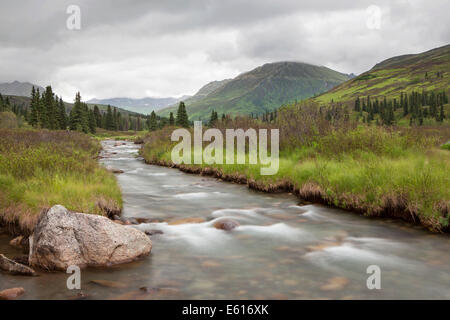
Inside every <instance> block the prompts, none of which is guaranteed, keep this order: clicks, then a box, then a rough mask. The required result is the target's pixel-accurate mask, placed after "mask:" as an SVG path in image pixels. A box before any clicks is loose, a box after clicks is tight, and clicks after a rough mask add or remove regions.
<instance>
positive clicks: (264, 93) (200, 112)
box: [157, 62, 350, 120]
mask: <svg viewBox="0 0 450 320" xmlns="http://www.w3.org/2000/svg"><path fill="white" fill-rule="evenodd" d="M348 79H350V77H349V75H347V74H344V73H340V72H337V71H334V70H332V69H329V68H327V67H323V66H315V65H311V64H307V63H302V62H275V63H267V64H264V65H263V66H260V67H257V68H255V69H253V70H251V71H248V72H245V73H242V74H240V75H238V76H237V77H236V78H234V79H226V80H222V81H214V82H211V83H209V84H207V85H206V86H204V87H202V88H201V89H200V90H199V91H198V92H197V94H196V95H194V96H193V97H192V98H190V99H187V100H185V104H186V109H187V112H188V115H189V117H190V119H191V120H197V119H203V120H206V119H208V118H209V116H210V114H211V112H212V110H215V111H216V112H218V113H219V114H222V113H225V114H228V115H231V116H235V115H238V114H241V115H248V114H250V113H254V114H261V113H263V112H266V111H270V110H274V109H275V108H278V107H279V106H280V105H283V104H287V103H290V102H293V101H295V100H302V99H306V98H309V97H312V96H314V95H315V94H319V93H322V92H325V91H328V90H329V89H331V88H333V87H335V86H336V85H339V84H341V83H342V82H344V81H346V80H348ZM170 112H176V106H172V107H169V108H164V109H162V110H160V111H158V112H157V113H158V114H160V115H162V116H168V114H169V113H170Z"/></svg>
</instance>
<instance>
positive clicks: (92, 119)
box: [88, 110, 97, 133]
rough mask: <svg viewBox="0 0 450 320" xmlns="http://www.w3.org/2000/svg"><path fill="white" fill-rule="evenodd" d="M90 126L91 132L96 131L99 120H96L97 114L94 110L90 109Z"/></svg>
mask: <svg viewBox="0 0 450 320" xmlns="http://www.w3.org/2000/svg"><path fill="white" fill-rule="evenodd" d="M88 126H89V132H90V133H95V132H96V127H97V122H96V120H95V114H94V111H93V110H88Z"/></svg>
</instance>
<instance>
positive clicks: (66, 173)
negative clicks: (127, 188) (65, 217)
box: [0, 130, 122, 234]
mask: <svg viewBox="0 0 450 320" xmlns="http://www.w3.org/2000/svg"><path fill="white" fill-rule="evenodd" d="M100 148H101V147H100V144H99V143H98V142H97V141H95V140H93V139H91V138H90V137H89V136H87V135H84V134H81V133H78V132H66V131H47V130H0V222H1V223H4V224H7V225H9V226H10V227H11V228H12V227H16V228H17V227H18V230H16V231H18V232H21V233H25V234H26V233H30V232H31V231H32V230H33V228H34V225H35V223H36V220H37V218H38V215H39V213H40V212H41V211H42V210H43V209H45V208H48V207H50V206H53V205H55V204H61V205H64V206H65V207H67V208H68V209H69V210H73V211H78V212H86V213H95V214H103V215H107V214H111V213H112V212H119V211H120V209H121V206H122V198H121V193H120V189H119V187H118V184H117V181H116V179H115V177H114V176H113V175H112V174H111V173H109V172H107V170H105V169H104V168H102V167H100V166H99V164H98V162H97V161H96V157H97V154H98V152H99V150H100Z"/></svg>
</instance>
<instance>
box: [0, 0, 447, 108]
mask: <svg viewBox="0 0 450 320" xmlns="http://www.w3.org/2000/svg"><path fill="white" fill-rule="evenodd" d="M73 4H74V5H78V6H79V7H80V9H81V29H80V30H69V29H68V28H67V26H66V21H67V19H68V18H69V14H67V13H66V10H67V7H68V6H69V5H73ZM373 5H375V6H378V7H379V8H380V10H381V19H380V20H379V24H378V23H377V21H378V20H377V19H376V16H377V14H376V11H373V10H371V9H369V10H367V8H368V7H369V6H373ZM374 12H375V13H374ZM448 12H450V2H449V1H448V0H433V1H429V0H428V1H427V0H397V1H387V0H386V1H374V0H372V1H365V0H358V1H355V0H352V1H346V0H339V1H337V0H326V1H321V0H312V1H300V0H290V1H286V0H255V1H245V0H232V1H230V0H220V1H215V0H193V1H190V0H179V1H178V0H177V1H172V0H166V1H149V0H134V1H132V0H105V1H101V0H100V1H99V0H96V1H92V0H81V1H80V0H69V1H66V0H54V1H49V0H42V1H35V0H28V1H23V0H16V1H2V4H1V10H0V61H1V64H0V82H10V81H13V80H19V81H30V82H33V83H36V84H39V85H42V86H45V85H47V84H51V85H52V86H53V87H54V89H55V91H56V92H57V93H59V94H61V95H62V96H63V97H64V99H65V100H67V101H71V100H73V96H74V95H75V92H76V91H78V90H79V91H81V94H82V97H83V99H86V100H87V99H90V98H93V97H97V98H109V97H117V96H128V97H134V98H140V97H145V96H155V97H165V96H181V95H184V94H194V93H195V92H196V91H197V90H198V89H199V88H200V87H201V86H203V85H204V84H206V83H208V82H209V81H213V80H222V79H225V78H232V77H235V76H237V75H238V74H239V73H242V72H245V71H249V70H251V69H253V68H255V67H257V66H259V65H262V64H264V63H267V62H275V61H284V60H289V61H302V62H308V63H312V64H317V65H324V66H327V67H329V68H332V69H335V70H337V71H340V72H345V73H351V72H353V73H361V72H364V71H366V70H368V69H370V68H371V67H372V66H373V65H374V64H375V63H377V62H379V61H381V60H384V59H386V58H389V57H392V56H395V55H400V54H406V53H418V52H422V51H426V50H429V49H432V48H435V47H438V46H442V45H445V44H448V43H450V24H449V21H450V20H449V19H448ZM378 27H379V28H378Z"/></svg>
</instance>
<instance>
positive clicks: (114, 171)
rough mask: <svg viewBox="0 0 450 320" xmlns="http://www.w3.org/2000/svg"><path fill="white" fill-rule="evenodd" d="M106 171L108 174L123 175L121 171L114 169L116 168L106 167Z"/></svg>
mask: <svg viewBox="0 0 450 320" xmlns="http://www.w3.org/2000/svg"><path fill="white" fill-rule="evenodd" d="M106 170H108V171H109V172H112V173H124V171H123V170H122V169H116V168H112V167H106Z"/></svg>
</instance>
